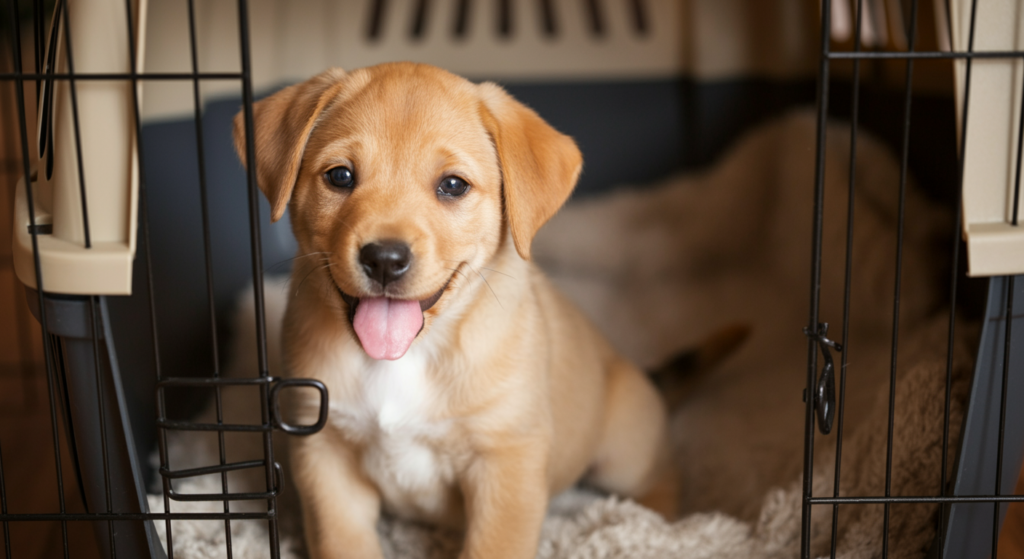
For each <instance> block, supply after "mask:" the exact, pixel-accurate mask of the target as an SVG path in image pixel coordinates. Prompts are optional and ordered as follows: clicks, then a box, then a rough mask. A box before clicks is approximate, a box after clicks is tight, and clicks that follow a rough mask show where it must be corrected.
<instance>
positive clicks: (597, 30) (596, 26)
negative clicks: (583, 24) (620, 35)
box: [583, 0, 605, 37]
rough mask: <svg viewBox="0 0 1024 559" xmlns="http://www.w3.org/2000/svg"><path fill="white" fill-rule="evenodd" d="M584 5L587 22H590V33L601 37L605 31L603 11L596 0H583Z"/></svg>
mask: <svg viewBox="0 0 1024 559" xmlns="http://www.w3.org/2000/svg"><path fill="white" fill-rule="evenodd" d="M583 5H584V7H585V8H586V12H587V16H588V17H587V22H588V23H590V33H591V34H592V35H594V36H595V37H601V36H603V35H604V33H605V25H604V13H603V12H602V11H601V5H600V4H598V2H597V0H584V2H583Z"/></svg>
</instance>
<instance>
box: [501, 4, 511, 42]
mask: <svg viewBox="0 0 1024 559" xmlns="http://www.w3.org/2000/svg"><path fill="white" fill-rule="evenodd" d="M512 31H513V29H512V0H498V35H499V36H500V37H505V38H507V37H510V36H512Z"/></svg>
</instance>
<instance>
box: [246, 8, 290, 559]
mask: <svg viewBox="0 0 1024 559" xmlns="http://www.w3.org/2000/svg"><path fill="white" fill-rule="evenodd" d="M238 35H239V40H240V42H241V44H240V45H239V47H240V50H241V53H242V76H243V77H242V112H243V116H244V119H245V150H246V151H245V153H246V159H245V162H246V179H247V183H248V187H249V188H248V191H249V242H250V245H251V246H250V248H251V251H252V282H253V299H254V302H255V311H256V347H257V353H258V358H259V376H261V377H269V376H270V372H269V370H268V368H267V328H266V312H265V309H264V305H263V255H262V254H261V252H260V248H261V246H262V244H261V242H260V206H259V189H258V188H257V186H256V139H255V137H256V135H255V121H254V115H253V99H254V98H253V93H252V63H251V61H250V57H249V7H248V3H247V2H246V0H238ZM268 396H269V394H268V391H267V385H265V384H264V385H261V386H260V417H261V421H262V423H263V424H264V425H269V424H270V409H269V398H268ZM271 435H272V433H271V432H270V430H269V429H268V430H266V431H264V433H263V457H264V459H265V460H266V462H265V468H264V469H265V471H266V488H267V491H273V490H274V486H275V483H274V482H275V480H274V443H273V439H272V437H271ZM267 509H268V510H271V511H275V512H276V510H277V499H276V497H274V496H271V497H270V498H268V499H267ZM267 528H268V530H267V531H268V532H269V535H270V548H271V549H270V554H271V559H279V558H280V555H281V551H280V543H279V541H278V533H277V518H276V517H271V518H270V519H269V520H268V521H267Z"/></svg>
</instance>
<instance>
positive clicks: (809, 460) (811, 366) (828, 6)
mask: <svg viewBox="0 0 1024 559" xmlns="http://www.w3.org/2000/svg"><path fill="white" fill-rule="evenodd" d="M831 21H832V3H831V2H822V4H821V59H820V60H819V62H818V64H819V67H818V130H817V139H816V142H817V143H816V145H817V146H818V149H817V153H816V154H815V162H814V217H813V220H814V224H813V228H812V231H811V239H812V247H811V300H810V317H809V319H808V320H809V323H808V326H807V327H808V328H809V329H810V331H812V332H817V331H818V302H819V299H820V296H821V226H822V217H823V210H824V197H825V140H826V127H827V122H826V121H827V119H828V80H829V58H828V53H829V42H830V40H831V25H830V22H831ZM817 372H818V347H817V343H816V342H815V340H814V339H813V338H810V337H808V339H807V388H806V389H805V390H804V404H805V410H804V414H805V415H804V472H803V474H804V479H803V482H804V503H803V509H802V511H801V519H800V526H801V531H800V534H801V538H800V557H801V558H802V559H810V557H811V501H810V500H811V498H812V497H813V496H814V398H813V397H812V394H813V391H814V380H815V377H816V376H817Z"/></svg>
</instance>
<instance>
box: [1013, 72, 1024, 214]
mask: <svg viewBox="0 0 1024 559" xmlns="http://www.w3.org/2000/svg"><path fill="white" fill-rule="evenodd" d="M1021 79H1022V80H1024V77H1022V78H1021ZM1021 142H1024V89H1022V93H1021V97H1020V121H1019V122H1018V123H1017V170H1016V173H1015V176H1014V180H1013V216H1012V219H1011V220H1010V223H1012V224H1013V225H1014V226H1016V225H1017V217H1018V216H1017V214H1018V213H1019V209H1020V167H1021V161H1020V155H1021V147H1022V146H1021Z"/></svg>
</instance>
